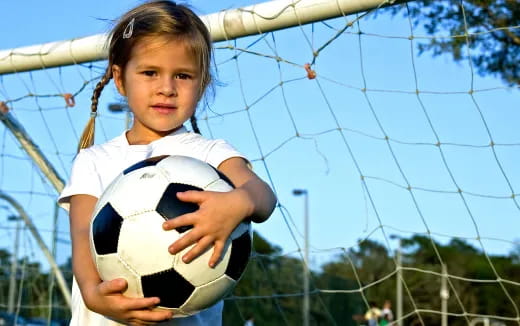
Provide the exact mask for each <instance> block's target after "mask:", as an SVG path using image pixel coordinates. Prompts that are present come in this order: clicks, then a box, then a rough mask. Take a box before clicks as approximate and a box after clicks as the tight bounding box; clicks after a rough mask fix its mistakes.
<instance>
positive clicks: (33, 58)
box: [0, 0, 403, 75]
mask: <svg viewBox="0 0 520 326" xmlns="http://www.w3.org/2000/svg"><path fill="white" fill-rule="evenodd" d="M400 2H403V0H400V1H398V2H397V3H400ZM394 3H396V2H395V0H394V1H390V0H364V1H360V0H298V1H297V0H274V1H268V2H264V3H260V4H256V5H252V6H247V7H243V8H238V9H229V10H223V11H221V12H217V13H213V14H210V15H206V16H202V17H201V18H202V20H203V21H204V22H205V24H206V26H207V27H208V29H209V31H210V33H211V37H212V40H213V41H214V42H220V41H225V40H232V39H235V38H239V37H244V36H249V35H253V34H261V33H267V32H271V31H275V30H279V29H283V28H288V27H292V26H297V25H303V24H308V23H312V22H315V21H320V20H325V19H329V18H334V17H339V16H346V15H350V14H353V13H358V12H363V11H367V10H371V9H374V8H379V7H382V6H386V5H389V4H394ZM106 41H107V35H106V34H98V35H92V36H88V37H83V38H78V39H73V40H68V41H57V42H51V43H45V44H41V45H33V46H27V47H21V48H16V49H12V50H2V51H0V75H2V74H8V73H14V72H24V71H30V70H35V69H45V68H52V67H57V66H66V65H71V64H80V63H84V62H92V61H97V60H103V59H105V58H106V49H105V44H106Z"/></svg>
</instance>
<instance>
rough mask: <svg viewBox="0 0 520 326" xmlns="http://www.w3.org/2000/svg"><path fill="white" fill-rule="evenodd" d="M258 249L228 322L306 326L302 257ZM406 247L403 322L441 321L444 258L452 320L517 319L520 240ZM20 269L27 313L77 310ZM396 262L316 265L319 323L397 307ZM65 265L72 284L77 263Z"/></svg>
mask: <svg viewBox="0 0 520 326" xmlns="http://www.w3.org/2000/svg"><path fill="white" fill-rule="evenodd" d="M253 246H254V255H253V257H252V259H251V261H250V262H249V265H248V267H247V269H246V272H245V274H244V276H243V277H242V279H241V280H240V282H239V284H238V286H237V287H236V289H235V291H234V293H233V294H232V295H231V296H229V297H228V298H227V299H226V300H225V306H224V319H223V320H224V325H242V324H243V323H244V321H245V319H246V318H247V317H248V316H250V315H253V316H254V318H255V323H256V324H257V325H273V326H277V325H302V324H303V322H302V298H303V287H302V275H303V274H302V271H303V266H302V262H301V259H300V257H298V256H296V257H295V256H290V255H283V253H282V250H281V248H280V247H278V246H276V245H274V244H271V243H269V242H268V241H267V240H266V239H265V238H263V237H262V236H261V235H259V234H257V233H255V236H254V241H253ZM401 246H402V265H403V270H402V273H403V278H404V280H405V286H404V289H403V290H404V291H403V313H404V315H405V316H407V317H406V319H405V320H404V323H403V325H406V326H407V325H421V324H424V325H440V314H439V313H438V312H440V311H441V300H440V298H439V291H440V288H441V282H442V268H441V266H442V264H441V261H442V263H444V264H445V265H446V266H447V272H448V274H449V275H450V278H449V291H450V298H449V300H448V310H449V312H450V313H453V314H459V315H460V316H461V317H455V316H450V317H449V321H448V323H449V325H454V326H458V325H468V324H469V322H468V320H467V319H466V317H464V313H466V314H480V315H491V316H501V317H508V318H516V316H517V315H516V314H517V313H516V310H515V307H518V302H520V286H519V285H518V284H520V261H519V258H518V257H519V253H520V249H519V248H520V247H518V245H517V246H516V247H514V248H513V249H512V251H511V254H510V255H508V256H499V255H489V254H488V255H486V254H485V253H484V252H482V251H481V250H479V249H478V248H475V247H474V246H472V245H470V244H469V243H467V242H466V241H464V240H461V239H453V240H451V241H450V242H448V243H445V244H441V243H438V242H436V241H434V240H432V239H430V238H428V237H425V236H421V235H415V236H412V237H410V238H403V239H401ZM10 259H11V257H10V253H9V252H7V251H5V250H0V263H1V264H2V266H3V268H2V269H0V304H2V305H3V306H4V307H5V306H6V303H7V294H8V286H9V265H10ZM19 266H20V270H21V271H22V270H23V273H21V272H20V273H19V274H18V275H17V282H18V283H17V284H18V285H20V284H22V286H21V288H22V289H23V291H22V293H21V294H20V301H19V308H20V310H19V313H20V315H22V316H24V317H42V318H46V317H47V316H48V315H49V313H50V312H52V317H53V318H54V319H66V318H68V317H69V314H70V312H69V311H68V309H67V307H66V305H65V303H64V301H63V298H62V296H61V293H60V292H59V291H58V289H57V287H56V286H54V287H53V288H51V287H50V286H49V285H50V275H49V273H48V272H44V271H42V267H41V266H40V264H39V263H37V262H31V261H30V260H29V259H28V258H27V257H26V258H22V259H20V261H19ZM396 267H397V266H396V260H395V253H394V252H389V251H388V249H387V248H386V247H385V246H384V245H383V244H381V243H379V242H376V241H372V240H363V241H361V242H360V243H359V244H358V245H357V246H356V247H355V248H350V249H348V250H344V251H343V252H342V253H341V254H339V255H337V256H336V257H335V258H333V259H331V260H330V261H328V262H327V263H325V264H324V265H323V266H321V268H320V269H319V270H313V271H312V272H311V277H310V281H311V282H310V290H311V291H310V319H311V320H310V322H311V325H358V324H357V322H356V320H355V319H354V318H356V316H357V317H358V318H361V316H362V315H363V314H364V312H365V311H366V310H367V307H368V302H370V301H374V302H376V303H377V304H378V305H380V306H381V305H382V304H383V302H384V301H385V300H391V301H392V302H393V304H394V307H395V296H396V285H397V283H396V280H397V277H396V276H397V272H396V271H397V269H396ZM61 268H62V271H63V272H64V275H65V276H66V277H67V281H68V282H69V283H70V282H71V264H70V260H69V262H67V263H66V264H64V265H62V266H61ZM497 280H500V281H497ZM50 291H51V292H50ZM50 298H52V311H50V310H49V309H50V307H49V303H50V302H51V301H50ZM428 311H433V312H428ZM435 312H437V313H435ZM394 313H395V311H394ZM467 318H468V319H470V317H467ZM506 324H507V323H506Z"/></svg>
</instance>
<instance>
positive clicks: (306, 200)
mask: <svg viewBox="0 0 520 326" xmlns="http://www.w3.org/2000/svg"><path fill="white" fill-rule="evenodd" d="M293 194H294V195H295V196H300V195H303V196H304V205H305V206H304V214H303V216H304V217H303V219H304V220H303V225H304V231H303V233H304V235H303V238H304V240H303V241H304V244H303V305H302V319H303V326H309V313H310V303H309V194H308V192H307V190H306V189H294V190H293Z"/></svg>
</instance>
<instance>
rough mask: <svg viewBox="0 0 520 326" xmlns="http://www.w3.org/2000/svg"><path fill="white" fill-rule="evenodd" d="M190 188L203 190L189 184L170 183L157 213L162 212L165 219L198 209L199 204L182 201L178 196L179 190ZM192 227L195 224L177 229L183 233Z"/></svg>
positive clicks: (160, 201)
mask: <svg viewBox="0 0 520 326" xmlns="http://www.w3.org/2000/svg"><path fill="white" fill-rule="evenodd" d="M188 190H198V191H202V189H201V188H198V187H194V186H190V185H187V184H182V183H170V184H169V185H168V187H167V188H166V190H165V191H164V193H163V195H162V197H161V200H159V204H157V208H156V209H155V210H156V211H157V213H159V214H161V216H162V217H163V218H164V219H165V220H171V219H174V218H176V217H179V216H181V215H183V214H188V213H193V212H195V211H196V210H197V209H199V205H197V204H193V203H187V202H184V201H181V200H179V199H178V198H177V195H176V194H177V193H178V192H183V191H188ZM192 228H193V225H185V226H181V227H178V228H176V230H177V232H179V233H183V232H186V231H188V230H189V229H192Z"/></svg>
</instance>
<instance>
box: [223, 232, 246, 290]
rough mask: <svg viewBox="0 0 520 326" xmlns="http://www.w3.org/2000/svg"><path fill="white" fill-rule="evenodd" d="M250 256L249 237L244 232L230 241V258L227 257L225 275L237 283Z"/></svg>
mask: <svg viewBox="0 0 520 326" xmlns="http://www.w3.org/2000/svg"><path fill="white" fill-rule="evenodd" d="M250 254H251V236H250V235H249V232H245V233H244V234H242V235H241V236H239V237H238V238H236V239H235V240H233V241H232V245H231V256H230V257H229V262H228V266H227V268H226V275H227V276H229V277H231V278H232V279H234V280H235V281H238V279H239V278H240V276H241V275H242V273H243V272H244V270H245V269H246V266H247V262H248V261H249V255H250Z"/></svg>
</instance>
